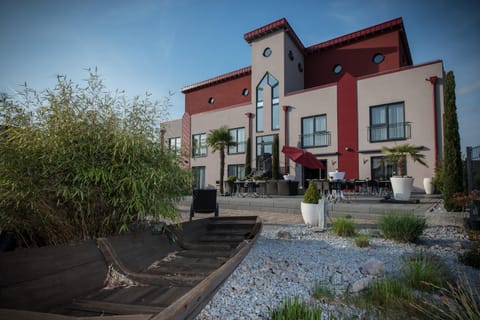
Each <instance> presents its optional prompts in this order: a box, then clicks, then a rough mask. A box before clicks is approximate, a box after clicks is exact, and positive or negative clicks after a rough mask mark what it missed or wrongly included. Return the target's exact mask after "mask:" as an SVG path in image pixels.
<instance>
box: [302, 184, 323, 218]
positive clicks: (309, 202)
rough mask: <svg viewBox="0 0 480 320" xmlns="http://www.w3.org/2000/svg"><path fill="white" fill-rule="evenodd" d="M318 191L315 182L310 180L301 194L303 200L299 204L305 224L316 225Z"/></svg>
mask: <svg viewBox="0 0 480 320" xmlns="http://www.w3.org/2000/svg"><path fill="white" fill-rule="evenodd" d="M318 200H320V193H319V192H318V189H317V185H316V184H315V182H313V181H310V183H309V184H308V188H307V190H305V194H304V195H303V201H302V202H301V204H300V210H301V212H302V218H303V221H304V222H305V224H307V225H310V226H318V220H319V219H318V218H319V205H318Z"/></svg>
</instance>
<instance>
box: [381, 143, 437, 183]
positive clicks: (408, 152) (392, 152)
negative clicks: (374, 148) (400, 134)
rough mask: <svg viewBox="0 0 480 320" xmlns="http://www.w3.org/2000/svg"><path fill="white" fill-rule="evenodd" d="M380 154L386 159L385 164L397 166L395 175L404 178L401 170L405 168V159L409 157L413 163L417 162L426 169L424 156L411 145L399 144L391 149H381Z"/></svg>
mask: <svg viewBox="0 0 480 320" xmlns="http://www.w3.org/2000/svg"><path fill="white" fill-rule="evenodd" d="M382 153H383V154H384V155H385V157H386V158H387V162H389V163H390V164H396V165H397V175H398V176H400V177H403V176H404V172H403V168H406V164H407V158H408V157H410V158H411V159H412V160H413V162H418V163H420V164H421V165H424V166H426V167H428V165H427V163H426V162H425V160H424V159H425V155H424V154H421V153H420V152H419V151H418V149H417V147H415V146H414V145H412V144H408V143H405V144H400V145H396V146H395V147H393V148H387V147H382Z"/></svg>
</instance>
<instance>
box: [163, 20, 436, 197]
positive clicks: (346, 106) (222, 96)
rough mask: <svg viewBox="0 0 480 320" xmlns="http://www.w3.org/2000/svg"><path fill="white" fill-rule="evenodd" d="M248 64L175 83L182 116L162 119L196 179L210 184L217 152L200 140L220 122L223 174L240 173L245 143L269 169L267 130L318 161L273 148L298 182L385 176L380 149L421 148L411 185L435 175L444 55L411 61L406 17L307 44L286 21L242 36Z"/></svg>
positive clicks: (388, 171) (410, 168) (259, 165)
mask: <svg viewBox="0 0 480 320" xmlns="http://www.w3.org/2000/svg"><path fill="white" fill-rule="evenodd" d="M244 39H245V41H246V42H247V43H248V44H249V45H250V46H251V52H252V63H251V66H248V67H245V68H242V69H240V70H235V71H232V72H229V73H227V74H223V75H220V76H218V77H215V78H212V79H208V80H204V81H201V82H198V83H195V84H192V85H189V86H186V87H184V88H183V89H182V92H183V93H184V94H185V113H184V115H183V118H182V119H179V120H175V121H171V122H169V123H164V124H162V126H163V128H164V129H165V131H166V132H165V139H168V143H169V145H170V146H172V147H175V148H178V146H179V144H180V141H181V146H182V150H183V155H184V157H186V158H185V159H184V162H185V163H187V164H188V166H190V167H191V168H192V169H193V171H194V173H195V177H196V180H197V181H196V184H197V186H200V187H202V186H205V185H208V184H210V185H215V183H216V182H217V181H218V179H219V156H218V154H216V153H212V152H211V150H209V148H208V147H207V145H206V143H205V140H206V137H207V135H208V133H209V131H210V130H212V129H217V128H219V127H221V126H227V127H228V128H229V129H230V131H231V134H232V136H233V137H234V138H235V140H236V141H237V142H238V144H237V146H236V147H232V148H230V149H229V150H228V154H227V156H226V168H227V169H226V170H227V171H228V172H225V176H230V175H236V176H238V177H242V176H244V168H245V161H246V156H245V152H246V141H247V139H248V138H250V139H251V148H252V149H251V155H252V157H251V158H252V163H251V167H252V168H255V169H256V170H257V172H263V171H266V170H268V169H269V166H270V165H271V161H270V158H271V154H272V144H273V137H274V136H275V135H278V137H279V144H280V150H281V148H282V146H284V145H289V146H297V147H300V148H302V149H306V150H308V151H309V152H311V153H313V154H314V155H315V156H316V157H317V158H318V159H319V160H321V161H322V162H323V164H324V166H325V169H322V170H310V169H308V168H303V167H302V166H301V165H298V164H296V163H294V162H292V161H291V160H289V159H288V158H287V157H285V156H284V155H283V154H282V153H280V167H281V172H282V173H283V172H284V173H289V174H291V175H295V177H296V179H297V180H299V181H301V182H302V183H304V182H305V181H306V179H309V178H326V177H327V172H329V171H335V170H336V169H338V170H339V171H344V172H345V173H346V175H345V179H365V178H369V179H386V178H388V177H389V176H391V175H392V173H394V172H395V170H396V168H395V166H394V165H386V164H384V163H383V161H382V159H383V157H382V153H381V151H380V150H381V147H382V146H388V147H392V146H394V145H395V144H396V143H410V144H414V145H416V146H418V147H419V148H420V149H421V151H422V153H424V154H425V155H426V162H427V163H428V165H429V167H428V168H426V167H423V166H421V165H419V164H418V163H414V162H412V161H408V165H407V168H406V169H407V174H408V175H410V176H413V177H414V178H415V183H414V187H415V188H417V190H419V189H423V178H424V177H432V176H433V175H434V168H435V164H436V161H437V159H439V158H440V157H441V154H442V146H443V143H442V136H443V134H442V130H443V127H442V114H443V109H444V108H443V76H444V70H443V62H442V61H440V60H437V61H432V62H427V63H422V64H419V65H414V64H413V62H412V56H411V53H410V49H409V45H408V41H407V35H406V32H405V27H404V25H403V20H402V19H401V18H397V19H393V20H391V21H387V22H384V23H381V24H378V25H375V26H372V27H368V28H366V29H363V30H359V31H355V32H353V33H350V34H347V35H344V36H341V37H338V38H335V39H331V40H328V41H325V42H321V43H318V44H316V45H313V46H310V47H305V46H304V45H303V44H302V42H301V41H300V38H299V37H298V36H297V34H296V33H295V31H294V30H293V29H292V27H291V26H290V24H289V23H288V21H287V20H286V19H280V20H277V21H275V22H273V23H270V24H268V25H265V26H263V27H260V28H258V29H255V30H253V31H250V32H248V33H246V34H245V35H244Z"/></svg>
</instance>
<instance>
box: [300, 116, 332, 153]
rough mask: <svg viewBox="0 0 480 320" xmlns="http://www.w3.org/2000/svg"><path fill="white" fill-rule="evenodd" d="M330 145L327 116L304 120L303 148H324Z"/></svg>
mask: <svg viewBox="0 0 480 320" xmlns="http://www.w3.org/2000/svg"><path fill="white" fill-rule="evenodd" d="M328 145H330V133H329V132H328V131H327V115H325V114H323V115H318V116H313V117H306V118H302V147H303V148H308V147H324V146H328Z"/></svg>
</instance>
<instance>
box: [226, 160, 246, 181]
mask: <svg viewBox="0 0 480 320" xmlns="http://www.w3.org/2000/svg"><path fill="white" fill-rule="evenodd" d="M231 169H234V170H231ZM231 171H235V174H231ZM227 176H228V177H230V176H235V177H237V179H239V180H240V179H243V178H244V177H245V164H240V163H238V164H229V165H227Z"/></svg>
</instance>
